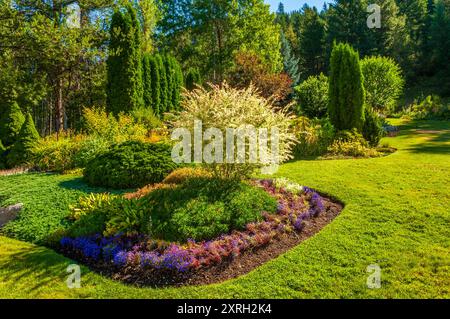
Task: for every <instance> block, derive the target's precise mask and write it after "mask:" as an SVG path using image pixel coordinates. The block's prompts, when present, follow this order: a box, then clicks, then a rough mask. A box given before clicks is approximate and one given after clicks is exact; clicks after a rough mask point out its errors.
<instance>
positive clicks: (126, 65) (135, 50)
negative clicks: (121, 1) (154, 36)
mask: <svg viewBox="0 0 450 319" xmlns="http://www.w3.org/2000/svg"><path fill="white" fill-rule="evenodd" d="M110 35H111V39H110V45H109V51H110V52H109V57H108V60H107V68H108V82H107V106H108V111H109V112H112V113H113V114H119V113H120V112H122V111H125V112H128V111H130V110H132V109H134V108H137V107H139V106H142V104H143V103H144V100H143V85H142V58H141V47H140V46H141V40H140V27H139V21H138V20H137V17H136V12H135V10H134V9H133V8H132V7H131V6H129V7H128V8H127V11H126V12H125V13H122V12H121V11H119V10H117V11H116V12H115V13H114V15H113V17H112V22H111V28H110Z"/></svg>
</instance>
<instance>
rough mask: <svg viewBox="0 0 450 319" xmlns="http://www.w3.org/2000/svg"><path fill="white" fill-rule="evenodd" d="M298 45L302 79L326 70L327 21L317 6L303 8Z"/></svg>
mask: <svg viewBox="0 0 450 319" xmlns="http://www.w3.org/2000/svg"><path fill="white" fill-rule="evenodd" d="M298 32H299V34H298V42H299V43H298V45H299V50H298V51H299V57H301V71H302V79H306V78H307V77H308V76H311V75H317V74H319V73H320V72H324V71H325V65H326V59H325V56H326V45H325V40H326V22H325V20H324V19H323V18H322V17H321V15H320V14H319V12H317V10H316V8H309V7H306V8H304V9H303V15H302V19H301V22H300V25H299V31H298Z"/></svg>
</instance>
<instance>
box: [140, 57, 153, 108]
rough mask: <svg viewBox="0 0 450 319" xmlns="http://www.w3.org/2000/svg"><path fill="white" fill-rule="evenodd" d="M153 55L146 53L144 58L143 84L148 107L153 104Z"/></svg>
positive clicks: (145, 101) (145, 102) (144, 97)
mask: <svg viewBox="0 0 450 319" xmlns="http://www.w3.org/2000/svg"><path fill="white" fill-rule="evenodd" d="M150 59H151V55H150V54H148V53H147V54H144V56H143V58H142V85H143V87H144V94H143V99H144V105H145V107H146V108H152V106H153V92H152V70H151V64H150Z"/></svg>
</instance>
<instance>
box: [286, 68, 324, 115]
mask: <svg viewBox="0 0 450 319" xmlns="http://www.w3.org/2000/svg"><path fill="white" fill-rule="evenodd" d="M294 90H295V99H296V101H297V103H298V106H297V108H296V112H297V114H299V115H300V114H304V115H306V116H307V117H309V118H315V117H317V118H323V117H325V116H326V115H327V108H328V78H327V77H326V76H325V75H323V74H322V73H321V74H320V75H319V76H310V77H309V78H308V79H307V80H306V81H304V82H302V83H301V84H300V85H298V86H296V87H295V89H294Z"/></svg>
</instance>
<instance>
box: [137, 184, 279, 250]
mask: <svg viewBox="0 0 450 319" xmlns="http://www.w3.org/2000/svg"><path fill="white" fill-rule="evenodd" d="M143 200H144V201H145V202H146V203H147V207H152V213H151V218H152V234H153V235H154V236H155V237H157V238H159V239H165V240H171V241H186V240H187V239H189V238H191V239H195V240H206V239H211V238H213V237H215V236H218V235H220V234H223V233H227V232H229V231H231V230H233V229H241V228H243V227H244V226H245V225H246V224H248V223H250V222H253V221H259V220H262V215H261V213H262V212H263V211H266V212H269V213H273V212H275V211H276V207H277V202H276V200H275V199H274V198H272V197H270V195H269V194H267V193H266V192H265V191H264V190H262V189H259V188H256V187H253V186H251V185H249V184H246V183H243V182H232V181H224V180H220V179H211V178H193V179H190V180H187V181H186V182H184V183H183V184H181V185H178V186H177V187H172V188H164V189H157V190H155V191H153V192H151V193H149V194H148V196H146V197H144V198H143Z"/></svg>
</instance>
